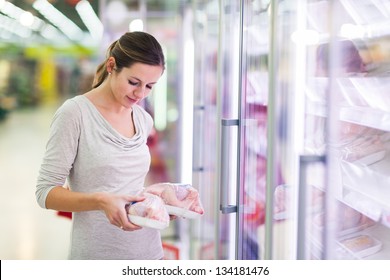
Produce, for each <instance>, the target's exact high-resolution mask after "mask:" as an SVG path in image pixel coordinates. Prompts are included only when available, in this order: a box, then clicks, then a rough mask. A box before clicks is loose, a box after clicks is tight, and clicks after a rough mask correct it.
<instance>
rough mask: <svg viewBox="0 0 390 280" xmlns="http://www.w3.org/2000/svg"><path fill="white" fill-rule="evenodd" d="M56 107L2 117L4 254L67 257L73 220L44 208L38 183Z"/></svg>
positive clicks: (0, 255)
mask: <svg viewBox="0 0 390 280" xmlns="http://www.w3.org/2000/svg"><path fill="white" fill-rule="evenodd" d="M54 110H55V107H54V106H52V107H45V108H36V109H24V110H18V111H13V112H12V113H11V114H9V116H8V118H7V119H6V120H5V121H3V122H0V222H1V226H0V229H1V234H0V259H3V260H7V259H13V260H15V259H27V260H32V259H42V260H49V259H66V258H67V251H68V245H69V236H70V226H71V221H70V220H69V219H67V218H64V217H59V216H57V214H56V212H55V211H51V210H45V209H41V208H40V207H39V206H38V204H37V203H36V200H35V182H36V178H37V174H38V170H39V167H40V163H41V157H42V155H43V152H44V149H45V144H46V138H47V136H48V132H49V125H50V121H51V118H52V115H53V113H54Z"/></svg>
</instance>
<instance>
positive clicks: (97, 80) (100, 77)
mask: <svg viewBox="0 0 390 280" xmlns="http://www.w3.org/2000/svg"><path fill="white" fill-rule="evenodd" d="M117 42H118V40H116V41H114V42H113V43H112V44H111V45H110V46H109V48H108V50H107V54H106V59H105V60H104V61H103V62H102V63H100V64H99V66H98V67H97V69H96V73H95V77H94V78H93V82H92V88H97V87H98V86H100V85H101V84H102V83H103V82H104V80H105V79H106V78H107V76H108V72H107V68H106V62H107V59H108V58H109V57H110V56H111V55H112V54H111V53H112V50H113V49H114V47H115V45H116V43H117Z"/></svg>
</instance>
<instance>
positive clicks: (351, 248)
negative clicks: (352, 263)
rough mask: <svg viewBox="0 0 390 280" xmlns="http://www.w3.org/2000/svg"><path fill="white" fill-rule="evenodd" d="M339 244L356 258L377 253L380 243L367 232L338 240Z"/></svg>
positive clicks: (380, 246)
mask: <svg viewBox="0 0 390 280" xmlns="http://www.w3.org/2000/svg"><path fill="white" fill-rule="evenodd" d="M339 244H340V245H341V246H342V247H343V248H344V249H346V250H347V251H348V252H350V253H351V254H352V255H354V256H357V257H358V258H364V257H367V256H370V255H372V254H375V253H377V252H378V251H380V250H381V248H382V243H381V242H380V241H379V240H377V239H375V238H373V237H372V236H370V235H368V234H363V235H356V236H351V237H348V238H345V239H342V240H340V241H339Z"/></svg>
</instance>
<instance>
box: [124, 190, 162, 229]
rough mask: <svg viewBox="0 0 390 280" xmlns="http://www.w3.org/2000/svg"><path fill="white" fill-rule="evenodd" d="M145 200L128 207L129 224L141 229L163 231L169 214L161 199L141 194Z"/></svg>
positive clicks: (149, 194)
mask: <svg viewBox="0 0 390 280" xmlns="http://www.w3.org/2000/svg"><path fill="white" fill-rule="evenodd" d="M143 196H145V200H143V201H140V202H136V203H134V204H132V205H130V207H129V210H128V217H129V220H130V222H132V223H133V224H136V225H139V226H141V227H149V228H154V229H164V228H166V227H168V226H169V214H168V212H167V209H166V208H165V205H164V202H163V201H162V199H161V198H160V197H159V196H157V195H154V194H151V193H143Z"/></svg>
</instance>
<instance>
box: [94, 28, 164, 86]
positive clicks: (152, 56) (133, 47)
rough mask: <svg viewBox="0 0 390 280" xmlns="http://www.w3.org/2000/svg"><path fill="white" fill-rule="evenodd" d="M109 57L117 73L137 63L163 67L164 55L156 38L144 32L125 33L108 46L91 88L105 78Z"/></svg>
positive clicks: (98, 84)
mask: <svg viewBox="0 0 390 280" xmlns="http://www.w3.org/2000/svg"><path fill="white" fill-rule="evenodd" d="M110 57H114V59H115V71H117V72H120V71H121V70H122V68H123V67H131V66H132V65H133V64H134V63H137V62H138V63H143V64H148V65H153V66H158V65H159V66H161V67H163V68H164V67H165V59H164V54H163V51H162V48H161V45H160V43H159V42H158V41H157V40H156V38H154V37H153V36H152V35H150V34H148V33H146V32H141V31H135V32H126V33H125V34H123V35H122V36H121V37H120V38H119V39H118V40H116V41H114V42H113V43H112V44H111V45H110V46H109V48H108V50H107V54H106V59H105V61H104V62H102V63H101V64H100V65H99V66H98V67H97V70H96V73H95V78H94V80H93V83H92V88H96V87H98V86H100V85H101V84H102V83H103V81H104V80H105V79H106V78H107V76H108V72H107V69H106V62H107V59H108V58H110Z"/></svg>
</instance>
